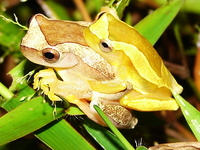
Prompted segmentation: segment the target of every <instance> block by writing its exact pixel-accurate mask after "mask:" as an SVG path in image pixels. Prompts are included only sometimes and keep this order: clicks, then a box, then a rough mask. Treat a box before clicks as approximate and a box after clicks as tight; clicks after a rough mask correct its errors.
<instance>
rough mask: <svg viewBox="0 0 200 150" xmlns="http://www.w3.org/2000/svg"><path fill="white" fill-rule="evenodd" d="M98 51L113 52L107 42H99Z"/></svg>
mask: <svg viewBox="0 0 200 150" xmlns="http://www.w3.org/2000/svg"><path fill="white" fill-rule="evenodd" d="M100 49H101V50H102V51H103V52H106V53H109V52H111V51H112V50H113V47H112V46H111V45H110V42H109V41H107V40H101V42H100Z"/></svg>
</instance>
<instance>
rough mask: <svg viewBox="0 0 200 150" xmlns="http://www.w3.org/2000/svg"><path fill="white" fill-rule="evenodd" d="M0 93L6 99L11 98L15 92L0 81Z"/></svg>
mask: <svg viewBox="0 0 200 150" xmlns="http://www.w3.org/2000/svg"><path fill="white" fill-rule="evenodd" d="M0 95H2V96H3V97H4V98H5V99H6V100H9V99H11V98H12V97H13V96H14V94H13V93H12V92H11V91H9V89H8V88H7V87H6V86H5V85H3V84H2V83H1V82H0Z"/></svg>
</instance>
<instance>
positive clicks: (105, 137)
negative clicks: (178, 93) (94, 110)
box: [83, 118, 126, 150]
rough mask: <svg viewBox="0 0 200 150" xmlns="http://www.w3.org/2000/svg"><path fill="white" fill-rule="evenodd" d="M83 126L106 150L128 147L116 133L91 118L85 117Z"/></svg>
mask: <svg viewBox="0 0 200 150" xmlns="http://www.w3.org/2000/svg"><path fill="white" fill-rule="evenodd" d="M83 126H84V127H85V129H86V130H87V131H88V133H89V134H90V135H91V136H92V137H93V138H94V139H95V140H96V141H97V142H98V143H99V144H100V145H101V147H102V148H103V149H104V150H110V149H112V150H118V149H121V150H122V149H126V148H125V147H124V145H123V144H122V142H121V141H120V140H119V139H118V138H117V137H116V135H114V134H113V133H111V132H110V131H109V130H107V129H106V128H104V127H102V126H101V125H99V124H96V123H94V122H93V121H91V120H90V119H88V118H84V120H83Z"/></svg>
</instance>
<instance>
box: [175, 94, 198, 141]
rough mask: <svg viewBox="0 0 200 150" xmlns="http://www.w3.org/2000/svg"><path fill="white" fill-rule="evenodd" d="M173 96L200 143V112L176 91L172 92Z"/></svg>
mask: <svg viewBox="0 0 200 150" xmlns="http://www.w3.org/2000/svg"><path fill="white" fill-rule="evenodd" d="M172 94H173V96H174V98H175V99H176V102H177V103H178V105H179V106H180V108H181V111H182V113H183V115H184V117H185V119H186V121H187V123H188V125H189V126H190V128H191V130H192V132H193V133H194V135H195V137H196V138H197V139H198V141H200V112H199V111H198V110H197V109H196V108H194V107H193V106H192V105H191V104H190V103H188V102H187V101H186V100H185V99H184V98H182V97H181V96H180V95H179V94H177V93H176V92H175V91H172Z"/></svg>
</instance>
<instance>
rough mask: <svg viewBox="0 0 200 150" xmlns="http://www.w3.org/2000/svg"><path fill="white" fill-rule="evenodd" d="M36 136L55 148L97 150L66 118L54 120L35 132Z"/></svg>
mask: <svg viewBox="0 0 200 150" xmlns="http://www.w3.org/2000/svg"><path fill="white" fill-rule="evenodd" d="M35 134H36V137H38V138H39V139H40V140H41V141H43V142H44V143H45V144H46V145H48V146H49V147H50V148H51V149H55V150H65V149H70V150H95V148H94V147H92V146H91V145H90V144H89V143H88V142H87V141H86V140H85V139H84V138H83V137H82V136H81V135H80V134H79V133H78V132H77V131H76V130H75V129H74V128H73V127H72V126H71V125H70V124H69V123H68V122H66V121H65V120H64V119H62V120H60V121H58V120H56V121H54V122H52V123H50V124H48V125H46V126H45V127H43V128H41V129H39V130H37V131H36V132H35Z"/></svg>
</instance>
